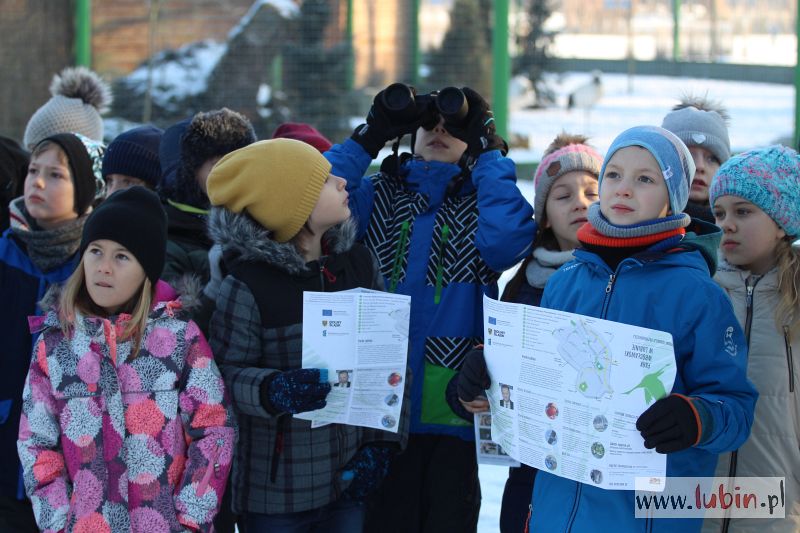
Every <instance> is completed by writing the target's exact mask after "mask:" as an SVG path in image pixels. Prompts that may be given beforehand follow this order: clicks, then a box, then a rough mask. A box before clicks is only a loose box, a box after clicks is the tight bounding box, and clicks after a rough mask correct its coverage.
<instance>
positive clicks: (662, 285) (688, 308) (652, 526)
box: [530, 224, 758, 533]
mask: <svg viewBox="0 0 800 533" xmlns="http://www.w3.org/2000/svg"><path fill="white" fill-rule="evenodd" d="M704 226H705V227H706V228H709V230H710V231H714V233H713V234H711V235H710V236H711V237H714V236H716V237H715V238H716V241H717V242H718V241H719V236H720V232H719V229H716V230H711V229H710V228H711V226H710V225H708V224H705V225H704ZM708 238H709V236H708V235H707V236H705V240H706V241H707V240H708ZM701 245H702V243H701V242H698V241H697V240H696V239H695V236H694V234H692V233H688V234H687V235H686V237H684V240H683V242H682V243H681V245H680V246H679V247H678V249H676V250H671V251H669V252H667V253H663V252H643V253H640V254H636V255H634V256H632V257H629V258H626V259H624V260H623V261H622V262H621V263H620V264H619V265H618V267H617V269H616V271H613V272H612V271H611V269H610V268H609V267H608V266H607V265H606V263H605V262H604V261H603V260H602V259H601V258H600V257H599V256H598V255H596V254H594V253H591V252H588V251H585V250H577V251H576V252H575V260H574V261H571V262H569V263H567V264H566V265H564V266H563V267H562V268H561V269H560V270H559V271H558V272H556V273H555V274H554V275H553V276H552V277H551V278H550V281H549V282H548V283H547V287H546V288H545V291H544V297H543V299H542V307H545V308H550V309H557V310H562V311H569V312H572V313H579V314H582V315H587V316H592V317H597V318H602V319H605V320H612V321H615V322H621V323H624V324H632V325H635V326H641V327H646V328H652V329H657V330H660V331H666V332H669V333H670V334H672V338H673V344H674V349H675V359H676V364H677V374H676V376H675V383H674V385H673V387H672V392H674V393H680V394H684V395H688V396H691V397H693V398H695V399H696V401H702V402H703V406H704V407H705V408H706V410H707V414H708V415H709V417H710V420H711V421H712V423H711V424H709V425H707V426H705V427H704V428H703V430H702V431H703V432H702V435H703V440H702V441H701V442H700V443H699V444H698V445H696V446H693V447H691V448H689V449H686V450H683V451H680V452H676V453H671V454H668V455H667V476H670V477H672V476H711V475H713V473H714V468H715V466H716V463H717V456H718V454H719V453H722V452H725V451H730V450H734V449H736V448H738V447H739V446H740V445H741V444H742V443H743V442H744V441H745V440H746V439H747V436H748V434H749V432H750V426H751V425H752V422H753V410H754V407H755V403H756V398H757V397H758V393H757V392H756V391H755V389H754V388H753V386H752V384H751V383H750V382H749V381H748V379H747V377H746V364H747V345H746V343H745V339H744V334H743V333H742V330H741V328H740V327H739V324H738V322H737V321H736V317H735V316H734V314H733V309H732V308H731V306H730V302H729V301H728V299H727V297H726V296H725V294H724V292H723V291H722V290H721V289H720V288H719V287H718V286H717V285H716V284H715V283H714V282H713V280H712V279H711V277H710V272H711V271H712V270H713V269H714V266H715V265H714V261H713V259H712V258H711V256H710V255H708V249H705V250H701V249H700V248H699V246H701ZM709 261H711V262H709ZM532 507H533V511H532V517H531V521H530V526H531V531H533V532H540V531H541V532H547V533H553V532H561V531H625V532H628V531H648V532H649V531H654V532H662V531H680V532H682V533H685V532H689V531H699V529H700V526H701V523H702V521H701V519H666V518H658V519H652V518H650V519H636V518H634V492H633V491H621V490H604V489H601V488H598V487H595V486H592V485H588V484H584V483H579V482H576V481H571V480H569V479H566V478H562V477H558V476H555V475H552V474H550V473H548V472H546V471H545V470H540V471H539V473H538V474H537V475H536V484H535V485H534V489H533V500H532Z"/></svg>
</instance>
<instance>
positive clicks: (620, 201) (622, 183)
mask: <svg viewBox="0 0 800 533" xmlns="http://www.w3.org/2000/svg"><path fill="white" fill-rule="evenodd" d="M600 211H601V212H602V213H603V215H604V216H605V217H606V218H607V219H608V220H609V222H611V223H612V224H615V225H617V226H626V225H630V224H636V223H638V222H644V221H645V220H653V219H656V218H662V217H664V216H666V215H667V213H668V211H669V193H668V192H667V184H666V183H664V176H663V175H662V174H661V169H660V168H659V166H658V162H657V161H656V159H655V157H653V156H652V154H650V152H648V151H647V150H646V149H644V148H640V147H638V146H627V147H625V148H622V149H620V150H617V151H616V152H614V155H612V156H611V159H609V161H608V164H607V165H606V168H605V174H604V175H603V183H602V185H601V186H600Z"/></svg>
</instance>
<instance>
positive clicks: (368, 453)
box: [342, 444, 394, 501]
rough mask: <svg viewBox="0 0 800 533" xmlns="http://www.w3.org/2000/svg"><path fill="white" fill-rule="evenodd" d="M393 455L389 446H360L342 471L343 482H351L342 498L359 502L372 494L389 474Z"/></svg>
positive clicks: (392, 450)
mask: <svg viewBox="0 0 800 533" xmlns="http://www.w3.org/2000/svg"><path fill="white" fill-rule="evenodd" d="M393 455H394V449H393V448H392V447H390V446H381V445H378V444H365V445H364V446H362V447H361V449H360V450H358V452H356V454H355V455H354V456H353V458H352V459H350V461H349V462H348V463H347V464H346V465H345V467H344V470H343V471H342V479H343V480H344V481H347V480H352V481H351V482H350V485H349V486H348V487H347V488H346V489H345V491H344V493H343V494H342V497H343V498H345V499H348V500H357V501H360V500H363V499H364V498H366V497H367V496H369V495H370V494H371V493H372V492H374V491H375V489H377V488H378V486H379V485H380V484H381V481H383V478H385V477H386V474H388V473H389V463H390V462H391V459H392V456H393Z"/></svg>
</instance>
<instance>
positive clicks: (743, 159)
mask: <svg viewBox="0 0 800 533" xmlns="http://www.w3.org/2000/svg"><path fill="white" fill-rule="evenodd" d="M710 195H711V202H712V205H713V206H714V216H715V217H716V218H717V224H718V225H719V226H720V227H721V228H722V231H723V234H724V235H723V237H722V248H721V251H722V255H723V257H724V261H723V262H722V264H721V265H720V268H719V270H717V274H716V276H715V279H716V281H717V283H719V284H720V286H721V287H722V288H723V289H725V292H727V293H728V296H730V298H731V300H732V302H733V309H734V311H735V312H736V316H737V318H738V319H739V322H740V323H741V325H742V327H743V328H744V331H745V337H746V342H747V346H748V359H747V375H748V377H749V378H750V379H751V380H752V381H753V383H754V385H755V386H756V389H758V392H759V394H760V396H759V399H758V404H757V405H756V415H755V418H754V420H753V429H752V431H751V433H750V438H749V439H747V441H746V442H745V443H744V444H743V445H742V447H741V448H739V449H738V450H737V451H734V452H733V453H731V454H729V455H728V454H726V455H725V456H722V457H720V461H719V464H718V466H717V475H718V476H730V477H733V476H743V477H783V478H785V487H786V488H785V494H786V518H785V519H783V520H780V519H771V520H757V521H748V520H742V519H730V523H729V524H726V525H725V527H726V528H727V531H731V532H733V531H745V530H749V529H750V528H751V527H757V528H758V531H760V532H768V531H787V532H788V531H798V530H800V482H798V478H797V473H798V472H800V448H799V447H798V443H800V402H798V396H797V391H796V390H795V387H797V384H798V382H800V364H797V363H795V361H794V359H793V354H795V353H800V313H799V311H800V309H799V308H798V293H799V292H800V253H799V252H798V250H797V248H793V247H792V242H793V241H794V240H795V239H797V237H798V235H800V158H799V157H798V155H797V152H795V151H794V150H791V149H789V148H785V147H782V146H770V147H768V148H762V149H758V150H753V151H750V152H746V153H743V154H739V155H737V156H734V157H733V158H731V159H729V160H728V161H727V162H726V163H724V164H723V165H722V167H721V168H720V169H719V172H718V173H717V175H716V176H715V177H714V181H713V182H712V183H711V190H710ZM727 521H728V519H726V520H725V522H727ZM721 529H722V526H721V524H720V521H719V520H710V519H707V520H706V524H705V527H704V530H707V531H720V530H721Z"/></svg>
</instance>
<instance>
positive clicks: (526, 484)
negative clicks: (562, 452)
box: [500, 465, 536, 533]
mask: <svg viewBox="0 0 800 533" xmlns="http://www.w3.org/2000/svg"><path fill="white" fill-rule="evenodd" d="M535 477H536V469H535V468H532V467H530V466H528V465H520V466H519V467H517V468H514V467H512V468H509V469H508V479H507V480H506V488H505V490H503V505H502V507H500V533H522V532H523V531H525V525H526V524H527V523H528V512H529V511H530V508H531V507H530V506H531V497H532V495H533V480H534V478H535Z"/></svg>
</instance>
